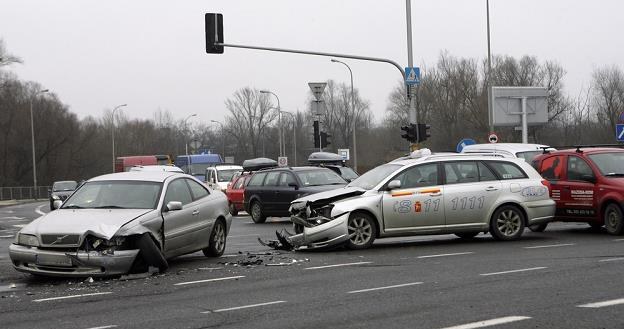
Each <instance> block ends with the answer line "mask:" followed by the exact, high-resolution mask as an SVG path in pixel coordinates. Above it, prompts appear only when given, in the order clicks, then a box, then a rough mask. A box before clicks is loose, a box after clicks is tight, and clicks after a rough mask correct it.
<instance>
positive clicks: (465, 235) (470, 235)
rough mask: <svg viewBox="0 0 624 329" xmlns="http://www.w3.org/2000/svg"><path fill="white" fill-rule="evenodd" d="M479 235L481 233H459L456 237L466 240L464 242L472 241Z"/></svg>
mask: <svg viewBox="0 0 624 329" xmlns="http://www.w3.org/2000/svg"><path fill="white" fill-rule="evenodd" d="M478 234H479V232H459V233H455V235H457V236H458V237H460V238H462V239H464V240H470V239H472V238H474V237H475V236H477V235H478Z"/></svg>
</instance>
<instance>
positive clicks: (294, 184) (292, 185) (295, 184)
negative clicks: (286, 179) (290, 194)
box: [288, 183, 299, 191]
mask: <svg viewBox="0 0 624 329" xmlns="http://www.w3.org/2000/svg"><path fill="white" fill-rule="evenodd" d="M288 186H291V187H294V188H295V191H296V190H298V189H299V185H297V183H288Z"/></svg>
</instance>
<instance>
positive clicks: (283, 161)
mask: <svg viewBox="0 0 624 329" xmlns="http://www.w3.org/2000/svg"><path fill="white" fill-rule="evenodd" d="M277 165H278V166H279V167H288V157H278V158H277Z"/></svg>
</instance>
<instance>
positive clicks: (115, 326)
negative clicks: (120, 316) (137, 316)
mask: <svg viewBox="0 0 624 329" xmlns="http://www.w3.org/2000/svg"><path fill="white" fill-rule="evenodd" d="M117 327H118V326H117V325H116V324H111V325H108V326H101V327H91V328H87V329H109V328H117Z"/></svg>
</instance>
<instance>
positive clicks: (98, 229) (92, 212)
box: [20, 209, 154, 240]
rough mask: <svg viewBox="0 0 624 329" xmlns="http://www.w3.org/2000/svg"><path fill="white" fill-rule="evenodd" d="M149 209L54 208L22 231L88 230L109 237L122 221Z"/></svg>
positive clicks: (74, 232) (72, 231) (82, 232)
mask: <svg viewBox="0 0 624 329" xmlns="http://www.w3.org/2000/svg"><path fill="white" fill-rule="evenodd" d="M150 211H154V210H153V209H57V210H55V211H52V212H50V213H48V214H46V215H44V216H42V217H39V218H37V219H36V220H34V221H33V222H31V223H30V224H28V225H26V226H25V227H24V228H23V229H22V230H21V231H20V232H21V233H25V234H36V235H41V234H78V235H84V234H85V233H87V232H89V233H92V234H94V235H96V236H98V237H101V238H104V239H107V240H108V239H110V238H112V237H113V236H114V235H115V233H117V231H119V229H120V228H121V227H122V226H124V225H125V224H126V223H128V222H130V221H132V220H133V219H136V218H137V217H140V216H142V215H144V214H146V213H148V212H150Z"/></svg>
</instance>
